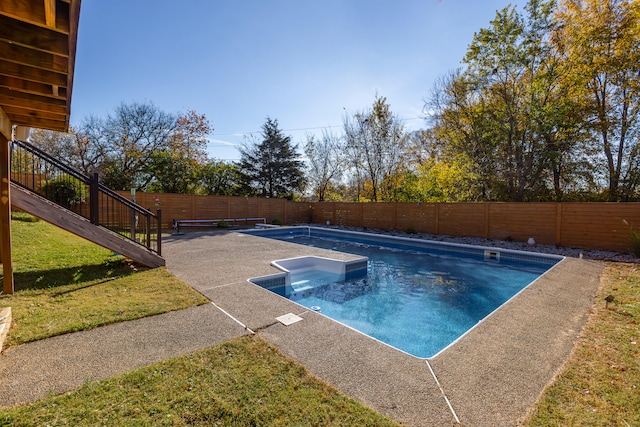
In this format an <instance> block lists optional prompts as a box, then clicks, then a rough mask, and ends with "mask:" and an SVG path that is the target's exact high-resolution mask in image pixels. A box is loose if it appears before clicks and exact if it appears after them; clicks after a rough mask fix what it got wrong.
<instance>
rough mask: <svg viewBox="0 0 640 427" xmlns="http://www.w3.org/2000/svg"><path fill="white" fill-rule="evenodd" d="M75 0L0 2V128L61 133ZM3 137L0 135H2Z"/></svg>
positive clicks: (66, 113)
mask: <svg viewBox="0 0 640 427" xmlns="http://www.w3.org/2000/svg"><path fill="white" fill-rule="evenodd" d="M80 2H81V0H2V1H0V124H2V125H3V133H5V132H4V123H3V122H5V121H9V122H10V125H18V126H25V127H33V128H41V129H49V130H55V131H61V132H66V131H68V129H69V119H70V115H71V92H72V89H73V71H74V67H75V59H76V44H77V38H78V21H79V18H80ZM5 136H6V135H5Z"/></svg>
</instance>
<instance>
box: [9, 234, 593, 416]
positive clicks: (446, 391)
mask: <svg viewBox="0 0 640 427" xmlns="http://www.w3.org/2000/svg"><path fill="white" fill-rule="evenodd" d="M163 250H164V256H165V257H166V260H167V267H168V268H169V270H170V271H171V272H172V273H174V274H175V275H176V276H177V277H179V278H181V279H182V280H184V281H185V282H187V283H188V284H190V285H191V286H193V287H194V288H195V289H197V290H198V291H200V292H201V293H202V294H204V295H205V296H207V297H208V298H209V299H210V300H211V301H212V302H213V304H215V306H214V305H213V304H207V305H204V306H200V307H194V308H191V309H187V310H181V311H179V312H173V313H167V314H163V315H159V316H152V317H149V318H145V319H140V320H136V321H131V322H124V323H121V324H115V325H110V326H105V327H102V328H96V329H94V330H90V331H85V332H80V333H73V334H67V335H63V336H60V337H55V338H51V339H47V340H42V341H38V342H35V343H31V344H25V345H21V346H17V347H14V348H10V349H9V350H8V351H7V352H6V354H4V355H2V357H0V396H3V399H2V401H0V406H5V405H9V404H14V403H23V402H28V401H33V400H36V399H38V398H41V397H44V396H46V395H47V394H49V393H59V392H63V391H67V390H71V389H73V388H76V387H79V386H81V385H82V384H84V382H86V380H95V379H102V378H107V377H109V376H113V375H116V374H118V373H121V372H126V371H129V370H131V369H134V368H136V367H139V366H144V365H146V364H149V363H152V362H154V361H157V360H162V359H164V358H168V357H173V356H177V355H180V354H186V353H189V352H192V351H195V350H197V349H200V348H205V347H208V346H211V345H215V344H217V343H220V342H223V341H226V340H228V339H231V338H234V337H238V336H242V335H244V334H247V333H249V332H248V331H247V330H246V329H245V328H244V327H243V326H241V325H240V324H239V323H238V322H240V323H242V324H243V325H246V327H247V328H249V329H250V330H252V331H254V332H256V333H257V334H258V335H259V336H260V337H261V338H263V339H265V340H267V341H269V342H271V343H272V344H274V345H276V346H277V347H278V348H279V349H280V350H281V351H282V352H283V353H285V354H287V355H288V356H289V357H291V358H293V359H294V360H297V361H298V362H300V363H301V364H302V365H304V366H305V367H306V368H307V370H308V371H309V372H311V373H312V374H314V375H316V376H317V377H319V378H320V379H322V380H324V381H326V382H327V383H329V384H331V385H333V386H334V387H336V388H338V389H339V390H340V391H342V392H343V393H345V394H346V395H348V396H350V397H353V398H355V399H357V400H359V401H361V402H363V403H364V404H366V405H368V406H370V407H372V408H374V409H376V410H378V411H379V412H381V413H383V414H385V415H387V416H389V417H391V418H393V419H395V420H397V421H399V422H401V423H402V424H405V425H410V426H427V425H428V426H451V425H457V421H456V417H457V418H458V419H459V421H460V423H461V424H462V425H469V426H485V425H486V426H496V425H517V424H518V421H519V420H520V419H521V418H522V417H523V416H525V415H526V413H527V411H528V410H529V409H530V408H531V407H532V405H533V404H535V402H536V400H537V398H538V397H539V395H540V393H541V392H542V390H543V389H544V387H545V386H546V385H547V384H548V383H549V382H550V381H551V380H553V378H554V376H555V375H556V373H557V372H558V371H559V370H560V369H561V367H562V365H563V363H564V362H565V360H566V359H567V358H568V356H569V354H570V352H571V350H572V348H573V345H574V342H575V340H576V338H577V336H578V334H579V333H580V331H581V329H582V327H583V325H584V323H585V321H586V319H587V317H588V314H589V310H590V309H591V308H592V305H593V302H594V297H595V295H596V292H597V290H598V287H599V281H600V280H599V279H600V274H601V272H602V269H603V266H604V264H603V263H602V262H597V261H586V260H580V259H575V258H568V259H565V260H564V261H562V262H561V263H560V264H558V265H557V266H556V267H555V268H554V269H552V270H551V271H549V272H547V273H546V274H545V275H544V276H542V277H541V278H540V279H538V280H537V281H536V282H535V283H534V284H532V285H530V286H529V287H528V288H527V289H526V290H525V291H523V292H521V293H520V294H519V295H518V296H517V297H515V298H513V299H512V300H511V301H510V302H508V303H507V304H505V305H504V306H503V307H502V308H501V309H500V310H498V311H497V312H495V313H493V314H492V315H491V316H490V317H488V318H487V319H486V320H485V321H483V322H482V323H481V324H479V325H478V326H476V328H474V329H473V330H472V331H471V332H469V333H468V334H466V335H465V336H464V337H462V338H461V339H460V340H459V341H458V342H457V343H456V344H455V345H453V346H451V347H449V348H448V349H446V350H445V351H443V352H441V353H440V354H439V355H437V356H436V357H435V358H433V359H430V360H429V361H428V363H427V361H425V360H421V359H417V358H415V357H413V356H410V355H407V354H405V353H402V352H400V351H397V350H395V349H393V348H391V347H389V346H387V345H385V344H382V343H380V342H378V341H376V340H373V339H371V338H369V337H366V336H364V335H362V334H360V333H358V332H356V331H354V330H352V329H350V328H348V327H345V326H343V325H340V324H339V323H337V322H334V321H332V320H330V319H328V318H326V317H324V316H322V315H321V314H318V313H315V312H313V311H308V310H306V309H305V308H304V307H301V306H299V305H297V304H295V303H293V302H291V301H289V300H286V299H284V298H281V297H279V296H277V295H275V294H272V293H271V292H269V291H267V290H265V289H262V288H260V287H258V286H255V285H252V284H250V283H248V282H247V279H248V278H250V277H256V276H261V275H268V274H273V273H276V272H277V271H276V270H275V269H274V268H273V267H271V266H270V262H271V261H273V260H276V259H283V258H291V257H298V256H303V255H321V256H330V257H334V258H338V259H351V258H355V257H356V256H353V255H349V254H342V253H336V252H331V251H327V250H323V249H319V248H311V247H305V246H300V245H296V244H292V243H288V242H281V241H275V240H270V239H264V238H261V237H255V236H249V235H244V234H238V233H229V232H194V233H187V234H185V235H181V236H167V237H165V239H163ZM220 309H222V310H224V312H223V311H221V310H220ZM225 313H227V314H228V315H230V316H232V317H233V319H232V318H231V317H229V316H228V315H227V314H225ZM287 313H294V314H297V315H299V316H300V317H302V318H303V321H301V322H298V323H294V324H292V325H290V326H284V325H282V324H281V323H280V322H278V321H276V317H278V316H281V315H284V314H287ZM234 319H235V320H234ZM432 372H433V373H432ZM434 375H435V376H434ZM435 378H437V380H436V379H435ZM7 396H8V397H7ZM445 396H446V399H445Z"/></svg>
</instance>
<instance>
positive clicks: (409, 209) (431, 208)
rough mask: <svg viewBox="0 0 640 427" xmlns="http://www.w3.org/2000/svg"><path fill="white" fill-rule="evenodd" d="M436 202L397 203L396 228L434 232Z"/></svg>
mask: <svg viewBox="0 0 640 427" xmlns="http://www.w3.org/2000/svg"><path fill="white" fill-rule="evenodd" d="M437 207H438V205H437V204H436V203H399V204H398V205H397V207H396V227H395V228H396V230H401V231H409V230H410V231H415V232H417V233H433V234H435V233H436V220H437V217H436V210H437Z"/></svg>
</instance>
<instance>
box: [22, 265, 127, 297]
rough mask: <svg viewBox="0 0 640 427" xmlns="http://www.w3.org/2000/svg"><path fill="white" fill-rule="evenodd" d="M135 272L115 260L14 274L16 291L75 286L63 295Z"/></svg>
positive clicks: (61, 292)
mask: <svg viewBox="0 0 640 427" xmlns="http://www.w3.org/2000/svg"><path fill="white" fill-rule="evenodd" d="M134 272H135V271H134V270H133V269H132V268H131V266H130V265H129V264H128V263H127V262H126V261H124V260H114V261H109V262H107V263H102V264H94V265H82V266H77V267H66V268H54V269H49V270H38V271H24V272H20V271H18V272H14V273H13V278H14V281H15V290H16V291H25V290H36V289H51V288H55V287H61V286H68V285H75V286H74V287H73V289H64V290H61V291H60V292H59V295H63V294H66V293H69V292H73V291H75V290H78V289H82V288H88V287H91V286H95V285H98V284H101V283H105V282H108V281H110V280H113V279H117V278H119V277H124V276H129V275H131V274H133V273H134Z"/></svg>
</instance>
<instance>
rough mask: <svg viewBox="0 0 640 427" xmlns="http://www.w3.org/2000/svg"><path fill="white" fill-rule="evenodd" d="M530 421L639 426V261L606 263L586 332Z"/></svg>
mask: <svg viewBox="0 0 640 427" xmlns="http://www.w3.org/2000/svg"><path fill="white" fill-rule="evenodd" d="M608 295H613V296H614V301H613V303H611V304H609V305H608V307H607V308H605V304H604V298H605V297H606V296H608ZM527 425H529V426H640V265H638V264H622V263H609V264H608V265H607V269H606V271H605V274H604V276H603V288H602V291H601V294H600V295H599V296H598V299H597V306H596V308H595V309H594V310H593V312H592V315H591V318H590V319H589V321H588V322H587V325H586V327H585V330H584V333H583V335H582V336H581V338H580V339H579V340H578V342H577V344H576V347H575V348H574V351H573V354H572V355H571V358H570V359H569V361H568V362H567V364H566V366H565V368H564V370H563V372H562V373H561V374H560V375H559V376H558V378H557V379H556V380H555V381H554V383H553V384H552V385H551V386H549V387H548V388H547V390H545V393H544V395H543V397H542V399H541V401H540V402H539V404H538V405H537V407H536V408H535V410H534V411H533V413H532V415H531V418H530V420H529V422H528V424H527Z"/></svg>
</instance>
